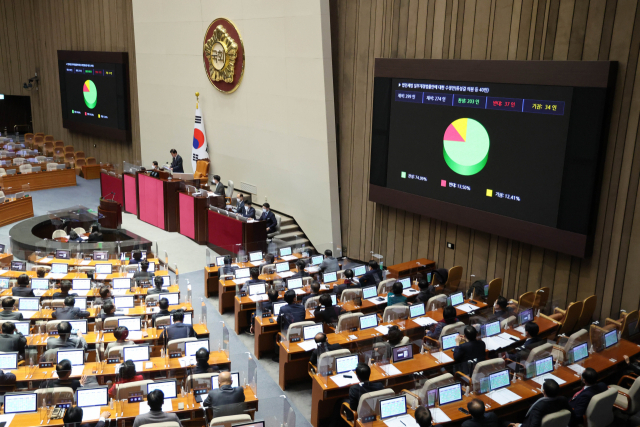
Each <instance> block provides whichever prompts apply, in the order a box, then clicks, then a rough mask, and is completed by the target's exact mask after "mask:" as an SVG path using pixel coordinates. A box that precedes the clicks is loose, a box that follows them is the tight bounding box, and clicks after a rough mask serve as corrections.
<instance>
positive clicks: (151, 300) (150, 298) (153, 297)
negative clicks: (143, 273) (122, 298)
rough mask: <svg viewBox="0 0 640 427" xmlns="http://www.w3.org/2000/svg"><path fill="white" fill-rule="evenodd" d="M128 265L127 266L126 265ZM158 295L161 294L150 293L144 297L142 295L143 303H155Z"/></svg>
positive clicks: (158, 297)
mask: <svg viewBox="0 0 640 427" xmlns="http://www.w3.org/2000/svg"><path fill="white" fill-rule="evenodd" d="M127 267H128V266H127ZM125 271H126V272H128V271H129V269H128V268H125ZM160 295H161V294H151V295H147V296H146V297H144V302H145V303H147V304H148V303H157V302H158V301H160Z"/></svg>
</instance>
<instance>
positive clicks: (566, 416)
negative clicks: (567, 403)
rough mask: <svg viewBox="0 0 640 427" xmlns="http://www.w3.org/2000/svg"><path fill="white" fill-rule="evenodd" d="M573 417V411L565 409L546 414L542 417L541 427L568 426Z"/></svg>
mask: <svg viewBox="0 0 640 427" xmlns="http://www.w3.org/2000/svg"><path fill="white" fill-rule="evenodd" d="M570 419H571V412H569V411H567V410H566V409H563V410H562V411H558V412H554V413H553V414H549V415H545V416H544V417H543V418H542V423H541V424H540V427H567V425H568V424H569V420H570Z"/></svg>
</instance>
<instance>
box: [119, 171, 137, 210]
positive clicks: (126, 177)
mask: <svg viewBox="0 0 640 427" xmlns="http://www.w3.org/2000/svg"><path fill="white" fill-rule="evenodd" d="M122 178H123V181H124V211H125V212H128V213H132V214H134V215H138V184H137V182H136V180H137V178H136V176H135V175H134V174H131V173H125V174H123V175H122Z"/></svg>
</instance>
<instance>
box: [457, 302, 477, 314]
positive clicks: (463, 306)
mask: <svg viewBox="0 0 640 427" xmlns="http://www.w3.org/2000/svg"><path fill="white" fill-rule="evenodd" d="M456 308H458V309H460V310H462V311H464V312H465V313H469V312H470V311H475V310H477V309H479V308H480V307H477V306H475V305H473V304H460V305H456Z"/></svg>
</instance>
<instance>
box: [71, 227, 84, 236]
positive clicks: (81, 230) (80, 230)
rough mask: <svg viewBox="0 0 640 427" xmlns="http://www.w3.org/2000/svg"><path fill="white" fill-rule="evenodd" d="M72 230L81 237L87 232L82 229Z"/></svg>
mask: <svg viewBox="0 0 640 427" xmlns="http://www.w3.org/2000/svg"><path fill="white" fill-rule="evenodd" d="M73 230H74V231H75V232H76V233H77V234H78V236H81V235H83V234H85V233H86V232H87V230H85V229H84V228H82V227H76V228H74V229H73Z"/></svg>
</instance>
